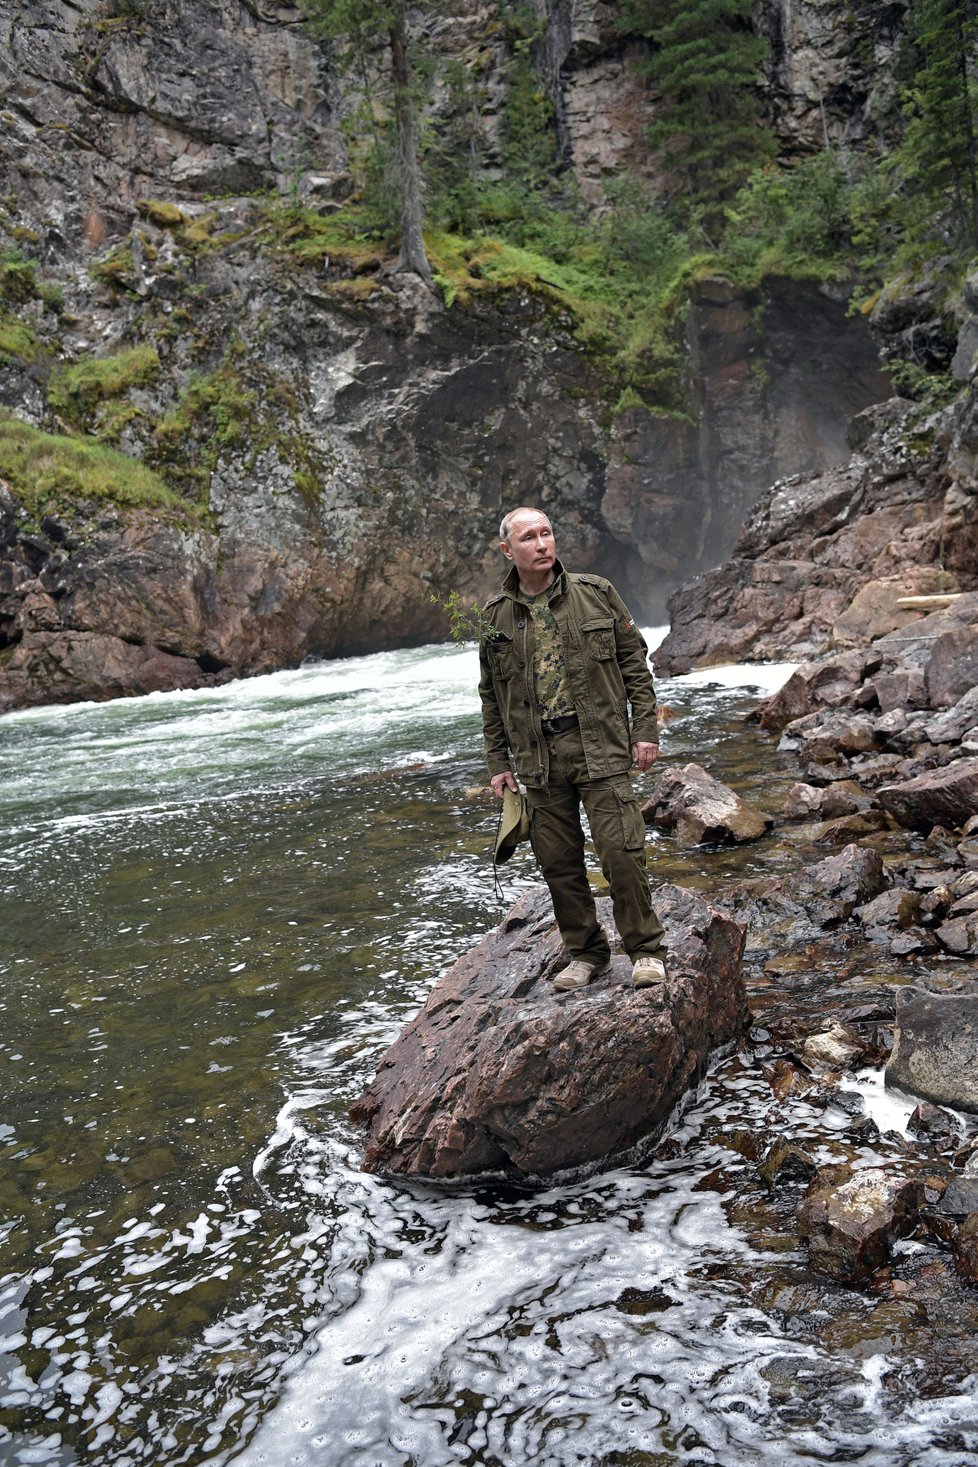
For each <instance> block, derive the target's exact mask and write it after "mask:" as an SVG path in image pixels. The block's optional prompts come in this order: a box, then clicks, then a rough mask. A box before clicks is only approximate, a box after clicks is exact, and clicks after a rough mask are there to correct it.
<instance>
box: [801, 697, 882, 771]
mask: <svg viewBox="0 0 978 1467" xmlns="http://www.w3.org/2000/svg"><path fill="white" fill-rule="evenodd" d="M779 747H780V748H782V749H796V750H797V751H798V757H799V759H800V760H801V761H802V762H803V763H811V762H818V761H820V760H833V759H839V758H843V759H851V758H852V756H853V755H854V754H865V753H869V752H870V751H871V750H873V749H876V748H877V747H878V744H877V738H876V727H875V721H874V720H873V719H872V718H870V717H869V716H868V714H865V713H856V712H854V711H849V710H846V709H829V708H824V709H818V710H816V712H814V713H807V714H806V715H805V716H804V717H803V718H796V719H793V720H792V722H791V723H789V724H787V725H786V727H785V729H784V732H783V734H782V735H781V743H780V745H779Z"/></svg>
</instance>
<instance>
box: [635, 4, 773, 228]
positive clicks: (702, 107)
mask: <svg viewBox="0 0 978 1467" xmlns="http://www.w3.org/2000/svg"><path fill="white" fill-rule="evenodd" d="M624 25H625V26H627V27H628V28H629V29H630V30H631V31H632V32H633V33H635V32H637V33H638V34H640V35H644V36H646V37H648V38H649V40H651V42H652V47H653V49H652V52H651V55H650V56H649V57H648V59H647V61H646V63H645V69H646V70H647V73H648V75H649V77H650V79H651V80H652V82H653V84H654V85H655V87H656V89H657V90H658V92H659V95H660V106H659V116H658V120H657V122H656V123H655V124H654V125H653V127H652V128H651V129H650V134H649V136H650V140H651V141H652V142H653V143H654V144H655V145H657V146H658V147H659V148H660V149H661V150H662V153H663V155H664V158H665V160H666V162H667V164H668V166H669V168H670V170H671V171H672V172H673V173H674V174H675V175H677V176H678V177H679V178H680V179H681V181H682V189H683V192H684V194H685V195H686V198H687V201H688V203H689V205H691V206H700V207H701V208H702V209H703V211H704V217H705V218H706V219H707V220H713V221H718V220H719V219H720V218H721V217H722V212H723V211H722V205H723V203H724V202H725V201H726V200H728V199H730V198H731V197H732V195H733V194H734V193H735V192H736V190H737V189H738V188H739V187H740V185H741V184H742V183H743V182H744V180H745V179H746V178H747V176H748V174H749V173H751V172H752V170H753V169H755V168H756V167H758V166H759V165H760V164H762V163H764V162H765V161H767V160H769V159H770V158H772V157H773V156H774V152H775V145H774V139H773V137H772V136H771V134H770V133H769V132H768V131H767V130H766V128H765V127H764V125H763V122H762V119H761V110H760V107H761V103H760V90H759V81H760V69H761V65H762V63H763V61H764V57H765V54H766V49H767V48H766V43H765V41H764V40H763V39H762V38H761V37H760V36H758V35H757V34H756V33H755V32H754V30H753V28H752V24H751V3H750V0H630V3H629V4H627V5H626V7H625V19H624Z"/></svg>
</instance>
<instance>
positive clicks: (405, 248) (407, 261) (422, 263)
mask: <svg viewBox="0 0 978 1467" xmlns="http://www.w3.org/2000/svg"><path fill="white" fill-rule="evenodd" d="M389 36H390V47H391V63H392V67H393V72H394V121H395V124H396V126H397V145H398V152H399V155H400V170H401V249H400V253H399V254H398V257H397V259H396V260H395V262H394V265H393V270H394V271H395V272H396V271H399V270H411V271H413V272H414V273H415V275H420V276H421V278H422V280H424V281H426V282H427V283H428V285H431V284H432V280H431V266H430V265H429V264H428V253H427V251H426V249H425V247H424V234H423V232H422V222H423V211H422V206H421V166H420V164H419V162H418V142H417V134H416V132H415V127H414V106H413V100H412V97H411V85H410V74H409V71H408V59H407V36H406V34H405V29H404V12H403V10H402V8H401V7H400V6H396V7H395V10H394V17H393V20H392V22H391V26H390V31H389Z"/></svg>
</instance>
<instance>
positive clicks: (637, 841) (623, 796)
mask: <svg viewBox="0 0 978 1467" xmlns="http://www.w3.org/2000/svg"><path fill="white" fill-rule="evenodd" d="M614 790H615V798H616V800H617V801H618V811H619V814H620V816H621V833H622V844H623V845H624V848H625V850H626V851H644V850H645V818H644V816H643V815H642V807H641V805H640V804H639V802H638V795H637V794H636V793H635V791H634V789H633V788H632V782H631V780H629V779H621V780H615V785H614Z"/></svg>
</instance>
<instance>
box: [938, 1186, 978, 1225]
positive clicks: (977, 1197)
mask: <svg viewBox="0 0 978 1467" xmlns="http://www.w3.org/2000/svg"><path fill="white" fill-rule="evenodd" d="M937 1211H938V1212H939V1213H940V1214H941V1215H942V1216H943V1217H967V1216H970V1215H971V1214H972V1213H976V1212H978V1177H952V1178H951V1179H950V1181H949V1182H948V1184H947V1186H946V1187H945V1189H944V1193H943V1195H942V1197H941V1200H940V1202H938V1204H937Z"/></svg>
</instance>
